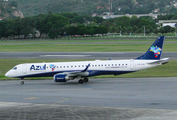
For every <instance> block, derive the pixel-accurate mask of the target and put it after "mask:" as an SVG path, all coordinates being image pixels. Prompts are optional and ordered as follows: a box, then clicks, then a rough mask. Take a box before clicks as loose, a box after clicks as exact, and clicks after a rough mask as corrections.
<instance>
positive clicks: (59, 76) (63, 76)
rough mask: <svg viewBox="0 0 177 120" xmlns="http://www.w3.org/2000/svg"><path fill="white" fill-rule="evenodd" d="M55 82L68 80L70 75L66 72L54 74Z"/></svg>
mask: <svg viewBox="0 0 177 120" xmlns="http://www.w3.org/2000/svg"><path fill="white" fill-rule="evenodd" d="M53 79H54V81H55V82H66V81H67V80H69V77H68V76H67V75H66V74H56V75H54V76H53Z"/></svg>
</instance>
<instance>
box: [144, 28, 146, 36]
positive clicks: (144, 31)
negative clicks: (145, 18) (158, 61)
mask: <svg viewBox="0 0 177 120" xmlns="http://www.w3.org/2000/svg"><path fill="white" fill-rule="evenodd" d="M145 35H146V27H145V25H144V36H145Z"/></svg>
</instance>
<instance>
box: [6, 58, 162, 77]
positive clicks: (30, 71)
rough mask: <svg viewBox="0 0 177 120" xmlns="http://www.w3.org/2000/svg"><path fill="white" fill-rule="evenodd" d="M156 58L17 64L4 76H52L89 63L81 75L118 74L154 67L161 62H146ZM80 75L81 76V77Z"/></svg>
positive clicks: (75, 69) (81, 68) (78, 68)
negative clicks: (85, 72) (84, 72)
mask: <svg viewBox="0 0 177 120" xmlns="http://www.w3.org/2000/svg"><path fill="white" fill-rule="evenodd" d="M156 61H158V60H135V59H130V60H95V61H79V62H53V63H28V64H19V65H17V66H15V67H14V68H13V69H11V70H9V71H8V72H7V73H6V75H5V76H7V77H16V78H25V77H53V76H54V75H55V74H58V73H66V72H75V71H82V70H84V69H85V68H86V67H87V65H88V64H90V66H89V68H88V70H87V72H88V73H89V74H83V76H86V77H89V76H97V75H108V74H113V75H119V74H124V73H129V72H135V71H139V70H142V69H147V68H151V67H155V66H158V65H161V64H148V63H152V62H156ZM83 76H81V77H83Z"/></svg>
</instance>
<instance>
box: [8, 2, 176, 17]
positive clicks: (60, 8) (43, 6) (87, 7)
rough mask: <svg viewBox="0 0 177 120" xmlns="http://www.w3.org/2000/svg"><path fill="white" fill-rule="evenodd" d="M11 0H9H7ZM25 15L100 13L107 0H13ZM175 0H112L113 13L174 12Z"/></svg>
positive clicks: (105, 6)
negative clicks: (50, 12)
mask: <svg viewBox="0 0 177 120" xmlns="http://www.w3.org/2000/svg"><path fill="white" fill-rule="evenodd" d="M9 1H11V0H9ZM14 1H16V2H17V3H18V8H19V9H20V10H21V11H22V12H23V13H24V15H25V16H32V15H37V14H39V13H48V12H49V11H52V12H54V13H58V12H61V13H62V12H72V13H73V12H76V13H78V14H80V15H83V14H90V15H92V14H94V13H97V14H102V13H103V12H109V6H110V5H109V0H14ZM110 1H111V0H110ZM176 8H177V0H151V1H150V0H112V12H113V13H115V14H147V13H175V12H177V9H176Z"/></svg>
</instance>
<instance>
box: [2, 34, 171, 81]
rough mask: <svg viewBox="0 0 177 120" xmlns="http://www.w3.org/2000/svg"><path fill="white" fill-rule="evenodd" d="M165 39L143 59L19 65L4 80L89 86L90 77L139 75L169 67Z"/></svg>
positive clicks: (155, 44) (148, 51)
mask: <svg viewBox="0 0 177 120" xmlns="http://www.w3.org/2000/svg"><path fill="white" fill-rule="evenodd" d="M164 39H165V37H164V36H159V37H158V38H157V40H156V41H155V42H154V43H153V44H152V45H151V46H150V48H149V49H148V50H147V52H146V53H145V54H144V55H142V56H140V57H138V58H135V59H129V60H95V61H79V62H52V63H26V64H19V65H16V66H15V67H13V68H12V69H11V70H9V71H8V72H7V73H6V74H5V76H6V77H12V78H20V79H22V80H23V79H24V78H27V77H53V79H54V81H55V82H67V81H69V80H74V79H79V81H78V82H79V83H80V84H82V83H84V82H88V81H89V79H88V77H91V76H98V75H120V74H125V73H131V72H136V71H139V70H143V69H147V68H151V67H155V66H159V65H162V64H165V63H168V59H169V58H164V59H161V55H162V50H163V43H164ZM21 84H24V81H21Z"/></svg>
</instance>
